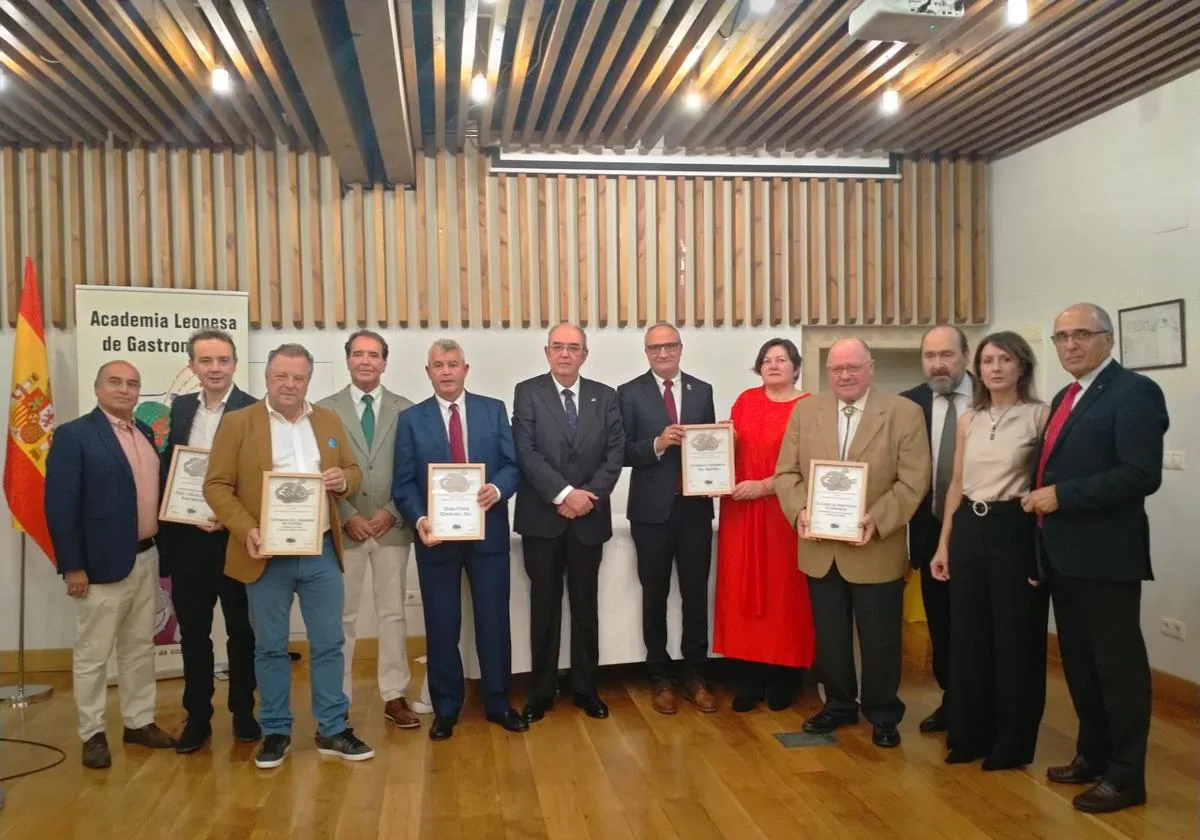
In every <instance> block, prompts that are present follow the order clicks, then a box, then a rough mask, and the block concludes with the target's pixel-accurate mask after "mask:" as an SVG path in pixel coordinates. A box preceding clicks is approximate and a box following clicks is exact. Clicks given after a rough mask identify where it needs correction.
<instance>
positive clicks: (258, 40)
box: [231, 0, 321, 151]
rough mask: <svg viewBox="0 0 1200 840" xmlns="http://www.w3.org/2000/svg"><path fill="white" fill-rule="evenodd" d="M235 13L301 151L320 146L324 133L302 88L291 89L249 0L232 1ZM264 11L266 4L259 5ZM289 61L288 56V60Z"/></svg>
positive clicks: (259, 8)
mask: <svg viewBox="0 0 1200 840" xmlns="http://www.w3.org/2000/svg"><path fill="white" fill-rule="evenodd" d="M231 3H232V9H233V13H234V15H235V17H236V19H237V23H238V26H239V27H240V28H241V31H242V35H243V37H244V38H245V39H246V42H247V43H248V44H249V46H250V51H251V54H252V55H253V56H254V58H255V59H256V60H257V61H258V64H259V66H260V67H262V70H263V73H264V74H265V75H266V78H267V84H268V85H269V86H270V88H271V90H272V91H273V92H274V94H275V98H276V99H278V100H279V102H280V103H281V104H282V105H283V108H284V113H285V114H286V116H287V121H288V123H289V125H290V126H291V128H292V130H293V131H294V132H295V133H296V136H297V138H298V139H299V140H300V150H301V151H304V150H305V149H306V148H309V149H317V148H319V147H320V145H321V135H320V134H319V133H318V132H317V129H316V126H314V125H313V124H312V120H311V119H309V118H306V117H307V106H306V105H305V103H304V101H303V99H302V98H301V97H300V96H299V95H298V93H299V92H298V91H296V90H294V89H289V87H288V83H287V80H285V79H284V76H283V73H282V72H280V67H279V58H278V57H276V56H275V55H273V54H272V52H271V45H270V44H269V43H268V42H267V40H266V39H265V38H263V36H262V33H260V32H259V31H258V30H259V25H260V24H259V21H258V20H255V18H254V14H253V12H252V10H251V9H250V7H249V6H248V5H247V4H246V0H231ZM256 9H257V10H258V11H259V12H260V13H261V12H262V11H263V9H262V7H261V6H259V7H256ZM284 60H285V61H286V58H285V59H284Z"/></svg>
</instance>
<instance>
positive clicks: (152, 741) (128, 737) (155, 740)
mask: <svg viewBox="0 0 1200 840" xmlns="http://www.w3.org/2000/svg"><path fill="white" fill-rule="evenodd" d="M121 740H122V741H124V742H125V743H126V744H141V745H142V746H143V747H149V748H150V749H152V750H173V749H175V739H174V738H172V737H171V736H170V735H168V734H167V733H166V732H163V731H162V730H161V729H159V728H158V724H157V723H147V724H146V725H145V726H143V727H140V728H138V729H130V728H129V727H128V726H127V727H125V735H124V736H123V737H122V738H121Z"/></svg>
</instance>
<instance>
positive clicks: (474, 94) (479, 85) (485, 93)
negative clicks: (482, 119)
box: [471, 73, 492, 105]
mask: <svg viewBox="0 0 1200 840" xmlns="http://www.w3.org/2000/svg"><path fill="white" fill-rule="evenodd" d="M491 96H492V93H491V91H490V90H488V81H487V77H486V76H484V75H483V74H482V73H476V74H475V77H474V78H473V79H471V101H472V102H474V103H475V104H477V105H478V104H481V103H483V102H487V101H488V100H489V99H491Z"/></svg>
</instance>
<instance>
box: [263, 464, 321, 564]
mask: <svg viewBox="0 0 1200 840" xmlns="http://www.w3.org/2000/svg"><path fill="white" fill-rule="evenodd" d="M327 504H328V494H327V493H326V492H325V479H324V478H322V477H321V474H320V473H295V472H266V473H263V493H262V516H261V517H260V518H259V520H258V530H259V534H260V535H261V536H262V541H263V553H264V554H267V555H268V556H271V557H284V556H287V555H314V554H320V553H321V550H322V548H323V543H324V540H325V528H326V522H327V521H328V520H327V517H328V512H327V510H326V505H327Z"/></svg>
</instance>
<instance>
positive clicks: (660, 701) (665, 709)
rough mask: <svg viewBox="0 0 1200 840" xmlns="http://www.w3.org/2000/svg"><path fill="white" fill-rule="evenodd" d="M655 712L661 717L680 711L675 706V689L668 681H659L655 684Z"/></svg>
mask: <svg viewBox="0 0 1200 840" xmlns="http://www.w3.org/2000/svg"><path fill="white" fill-rule="evenodd" d="M652 691H653V692H654V694H653V700H654V711H656V712H658V713H659V714H660V715H673V714H675V713H676V712H678V711H679V709H678V707H677V706H676V705H675V689H673V688H671V683H669V682H668V681H666V680H658V681H656V682H655V683H654V688H653V689H652Z"/></svg>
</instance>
